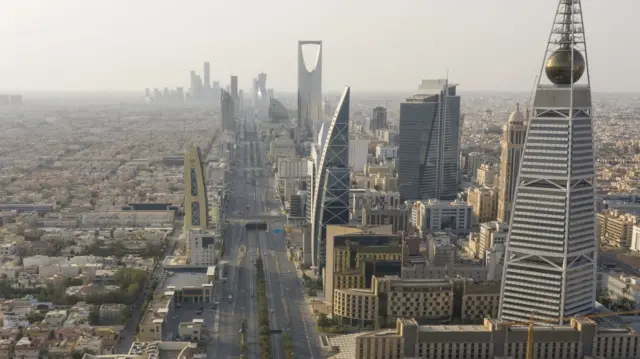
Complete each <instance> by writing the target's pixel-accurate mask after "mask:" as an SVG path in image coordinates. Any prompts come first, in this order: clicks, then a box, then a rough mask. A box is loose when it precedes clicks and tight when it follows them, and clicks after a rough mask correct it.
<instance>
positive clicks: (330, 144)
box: [311, 87, 351, 273]
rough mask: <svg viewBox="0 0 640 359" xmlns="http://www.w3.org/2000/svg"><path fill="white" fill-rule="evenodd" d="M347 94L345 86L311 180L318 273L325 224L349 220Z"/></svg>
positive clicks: (321, 262)
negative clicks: (312, 183) (313, 179)
mask: <svg viewBox="0 0 640 359" xmlns="http://www.w3.org/2000/svg"><path fill="white" fill-rule="evenodd" d="M349 97H350V88H349V87H347V88H346V89H345V90H344V92H343V94H342V98H341V99H340V102H339V103H338V108H337V109H336V112H335V115H334V116H333V119H332V121H331V124H330V125H329V128H328V131H327V133H326V137H324V139H323V140H321V141H322V142H321V143H322V146H321V148H322V152H321V153H320V158H319V161H318V169H317V170H316V180H315V181H314V186H315V188H314V190H313V197H314V198H313V201H312V205H313V206H314V208H313V214H312V215H313V221H312V223H311V225H312V228H311V230H312V233H313V234H312V235H313V244H312V261H313V265H314V266H316V267H317V268H318V271H319V272H320V273H321V272H322V269H323V268H324V266H325V258H326V257H325V243H326V227H327V225H328V224H346V223H348V222H349V188H350V187H351V182H350V180H349V178H350V177H349ZM322 137H323V136H321V138H322Z"/></svg>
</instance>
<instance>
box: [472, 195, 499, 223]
mask: <svg viewBox="0 0 640 359" xmlns="http://www.w3.org/2000/svg"><path fill="white" fill-rule="evenodd" d="M467 203H469V205H471V207H472V208H473V215H474V216H475V218H476V223H484V222H490V221H493V220H495V219H496V215H497V213H498V212H497V211H498V191H497V190H496V189H494V188H488V187H474V188H469V192H468V193H467Z"/></svg>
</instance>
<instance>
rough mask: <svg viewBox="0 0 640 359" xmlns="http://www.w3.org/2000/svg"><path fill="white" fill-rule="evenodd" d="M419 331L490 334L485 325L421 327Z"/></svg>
mask: <svg viewBox="0 0 640 359" xmlns="http://www.w3.org/2000/svg"><path fill="white" fill-rule="evenodd" d="M418 331H419V332H423V333H427V332H488V329H487V327H485V326H484V325H420V326H418Z"/></svg>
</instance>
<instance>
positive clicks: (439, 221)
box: [411, 199, 474, 233]
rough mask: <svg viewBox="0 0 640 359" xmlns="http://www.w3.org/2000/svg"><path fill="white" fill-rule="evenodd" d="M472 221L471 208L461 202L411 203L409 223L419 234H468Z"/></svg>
mask: <svg viewBox="0 0 640 359" xmlns="http://www.w3.org/2000/svg"><path fill="white" fill-rule="evenodd" d="M473 221H474V219H473V207H472V206H471V205H470V204H468V203H466V202H463V201H453V202H447V201H439V200H436V199H431V200H428V201H416V202H414V203H413V209H412V213H411V222H412V223H413V225H414V226H415V227H416V229H418V231H420V233H433V232H440V231H450V232H452V233H469V232H471V227H472V225H473Z"/></svg>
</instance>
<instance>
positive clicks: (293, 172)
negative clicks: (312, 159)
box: [277, 157, 309, 178]
mask: <svg viewBox="0 0 640 359" xmlns="http://www.w3.org/2000/svg"><path fill="white" fill-rule="evenodd" d="M308 166H309V160H307V159H306V158H297V157H293V158H292V157H281V158H278V167H277V170H278V177H279V178H306V177H307V175H308Z"/></svg>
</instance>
